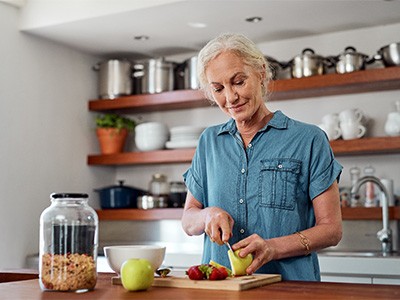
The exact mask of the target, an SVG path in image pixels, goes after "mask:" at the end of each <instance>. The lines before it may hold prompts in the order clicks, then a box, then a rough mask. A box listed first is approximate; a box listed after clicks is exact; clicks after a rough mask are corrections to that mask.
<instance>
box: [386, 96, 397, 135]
mask: <svg viewBox="0 0 400 300" xmlns="http://www.w3.org/2000/svg"><path fill="white" fill-rule="evenodd" d="M396 109H397V111H393V112H390V113H389V114H388V116H387V120H386V123H385V132H386V134H387V135H390V136H400V101H396Z"/></svg>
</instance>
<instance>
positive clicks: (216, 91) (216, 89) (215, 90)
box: [214, 87, 222, 93]
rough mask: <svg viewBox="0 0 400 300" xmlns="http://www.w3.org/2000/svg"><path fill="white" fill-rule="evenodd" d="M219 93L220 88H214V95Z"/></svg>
mask: <svg viewBox="0 0 400 300" xmlns="http://www.w3.org/2000/svg"><path fill="white" fill-rule="evenodd" d="M220 91H222V88H220V87H215V88H214V93H219V92H220Z"/></svg>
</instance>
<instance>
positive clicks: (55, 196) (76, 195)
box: [50, 193, 89, 199]
mask: <svg viewBox="0 0 400 300" xmlns="http://www.w3.org/2000/svg"><path fill="white" fill-rule="evenodd" d="M50 198H52V199H62V198H72V199H76V198H89V195H88V194H83V193H52V194H51V195H50Z"/></svg>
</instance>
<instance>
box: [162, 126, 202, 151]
mask: <svg viewBox="0 0 400 300" xmlns="http://www.w3.org/2000/svg"><path fill="white" fill-rule="evenodd" d="M204 129H205V128H204V127H197V126H179V127H172V128H171V129H170V140H169V141H168V142H167V143H166V144H165V146H166V148H167V149H179V148H195V147H196V146H197V143H198V141H199V137H200V135H201V133H202V132H203V130H204Z"/></svg>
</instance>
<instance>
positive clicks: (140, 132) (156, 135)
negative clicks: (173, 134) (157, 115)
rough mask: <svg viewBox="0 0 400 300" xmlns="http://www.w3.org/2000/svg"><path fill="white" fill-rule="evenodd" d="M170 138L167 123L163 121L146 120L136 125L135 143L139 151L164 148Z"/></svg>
mask: <svg viewBox="0 0 400 300" xmlns="http://www.w3.org/2000/svg"><path fill="white" fill-rule="evenodd" d="M168 139H169V130H168V127H167V125H165V124H164V123H161V122H146V123H142V124H139V125H137V126H136V127H135V144H136V147H137V148H138V149H139V151H154V150H160V149H164V147H165V143H166V142H167V141H168Z"/></svg>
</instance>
